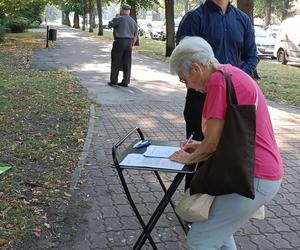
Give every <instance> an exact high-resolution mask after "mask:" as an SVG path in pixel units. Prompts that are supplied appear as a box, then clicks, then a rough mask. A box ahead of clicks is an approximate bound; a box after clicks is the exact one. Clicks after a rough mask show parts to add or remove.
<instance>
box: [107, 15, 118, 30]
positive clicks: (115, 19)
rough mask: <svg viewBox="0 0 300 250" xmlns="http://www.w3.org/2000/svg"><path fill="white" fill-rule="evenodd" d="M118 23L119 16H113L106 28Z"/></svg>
mask: <svg viewBox="0 0 300 250" xmlns="http://www.w3.org/2000/svg"><path fill="white" fill-rule="evenodd" d="M119 23H120V18H119V17H115V18H114V19H113V20H111V21H109V23H108V28H115V27H117V26H118V25H119Z"/></svg>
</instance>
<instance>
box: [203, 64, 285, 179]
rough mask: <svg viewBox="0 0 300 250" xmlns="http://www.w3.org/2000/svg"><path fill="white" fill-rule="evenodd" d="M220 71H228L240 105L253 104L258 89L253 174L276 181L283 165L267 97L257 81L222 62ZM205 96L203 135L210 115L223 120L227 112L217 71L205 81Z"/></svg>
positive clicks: (221, 76)
mask: <svg viewBox="0 0 300 250" xmlns="http://www.w3.org/2000/svg"><path fill="white" fill-rule="evenodd" d="M220 70H221V71H223V72H226V73H228V74H229V75H230V76H231V80H232V82H233V85H234V89H235V93H236V97H237V101H238V103H239V104H255V100H256V90H257V91H258V107H257V110H256V148H255V154H256V159H255V167H254V176H255V177H258V178H263V179H268V180H279V179H281V178H282V176H283V166H282V160H281V157H280V153H279V150H278V147H277V144H276V141H275V137H274V132H273V127H272V123H271V119H270V115H269V111H268V107H267V103H266V99H265V97H264V95H263V93H262V91H261V90H260V89H259V87H258V85H257V84H256V82H255V81H254V80H253V79H252V78H251V77H250V76H248V75H247V74H246V73H244V72H243V71H242V70H240V69H238V68H236V67H233V66H231V65H230V64H226V65H222V66H221V68H220ZM206 91H207V95H206V99H205V103H204V107H203V114H202V124H203V127H202V130H203V133H204V135H205V132H206V131H205V130H206V129H205V123H206V121H207V120H208V119H210V118H218V119H224V118H225V113H226V107H227V102H226V82H225V79H224V77H223V75H222V74H221V73H220V72H215V73H213V74H212V75H211V76H210V77H209V79H208V82H207V89H206Z"/></svg>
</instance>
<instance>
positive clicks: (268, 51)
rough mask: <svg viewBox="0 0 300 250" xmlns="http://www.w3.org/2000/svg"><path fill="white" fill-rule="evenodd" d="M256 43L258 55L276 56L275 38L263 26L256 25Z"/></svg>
mask: <svg viewBox="0 0 300 250" xmlns="http://www.w3.org/2000/svg"><path fill="white" fill-rule="evenodd" d="M254 31H255V43H256V47H257V55H258V57H266V56H268V57H271V58H274V56H273V53H274V49H275V42H276V40H275V38H274V37H272V36H271V35H269V34H268V33H267V32H266V31H265V30H264V29H263V28H261V27H258V26H254Z"/></svg>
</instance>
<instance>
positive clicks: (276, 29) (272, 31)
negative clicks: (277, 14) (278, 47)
mask: <svg viewBox="0 0 300 250" xmlns="http://www.w3.org/2000/svg"><path fill="white" fill-rule="evenodd" d="M279 29H280V25H278V24H271V25H269V26H268V28H267V30H266V31H267V32H268V34H269V35H271V36H272V37H274V38H276V36H277V34H278V32H279Z"/></svg>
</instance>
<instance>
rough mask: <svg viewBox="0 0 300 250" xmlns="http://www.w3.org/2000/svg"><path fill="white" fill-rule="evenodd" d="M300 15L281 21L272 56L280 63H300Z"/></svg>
mask: <svg viewBox="0 0 300 250" xmlns="http://www.w3.org/2000/svg"><path fill="white" fill-rule="evenodd" d="M299 27H300V17H291V18H288V19H286V20H284V21H283V22H282V23H281V26H280V30H279V33H278V35H277V37H276V46H275V50H274V54H273V55H274V56H275V57H277V61H278V62H279V63H281V64H287V63H288V62H297V63H300V31H299Z"/></svg>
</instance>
